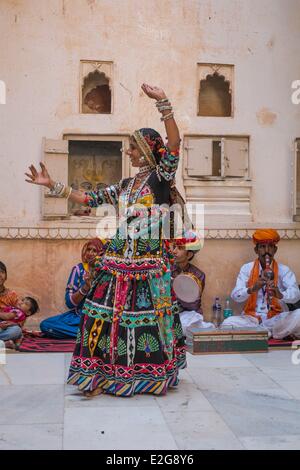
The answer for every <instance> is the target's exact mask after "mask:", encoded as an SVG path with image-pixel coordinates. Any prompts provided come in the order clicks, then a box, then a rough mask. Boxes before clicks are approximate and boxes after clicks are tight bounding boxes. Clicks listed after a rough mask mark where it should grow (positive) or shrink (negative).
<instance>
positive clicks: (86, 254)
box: [40, 238, 105, 339]
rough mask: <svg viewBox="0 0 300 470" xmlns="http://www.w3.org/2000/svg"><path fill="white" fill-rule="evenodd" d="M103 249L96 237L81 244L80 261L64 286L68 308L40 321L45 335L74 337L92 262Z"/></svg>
mask: <svg viewBox="0 0 300 470" xmlns="http://www.w3.org/2000/svg"><path fill="white" fill-rule="evenodd" d="M104 250H105V245H104V242H102V241H101V240H99V239H98V238H95V239H93V240H90V241H88V242H87V243H86V244H85V245H84V246H83V248H82V253H81V259H82V262H81V263H79V264H76V266H74V267H73V268H72V270H71V273H70V276H69V280H68V283H67V287H66V294H65V302H66V305H67V307H68V308H69V309H70V310H68V311H67V312H65V313H62V314H60V315H56V316H54V317H50V318H46V319H45V320H43V321H42V322H41V324H40V329H41V331H42V332H43V333H44V334H45V336H47V337H50V338H56V339H65V338H76V335H77V330H78V326H79V323H80V316H81V313H82V310H81V309H82V307H83V304H84V301H85V298H86V295H87V293H88V291H89V290H90V287H91V281H92V275H91V271H92V267H93V262H94V260H95V258H96V257H101V256H102V255H103V254H104Z"/></svg>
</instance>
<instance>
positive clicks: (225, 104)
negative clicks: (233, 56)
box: [198, 64, 233, 117]
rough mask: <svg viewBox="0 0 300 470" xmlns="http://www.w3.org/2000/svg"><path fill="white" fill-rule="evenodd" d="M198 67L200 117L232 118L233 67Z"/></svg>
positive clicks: (211, 65)
mask: <svg viewBox="0 0 300 470" xmlns="http://www.w3.org/2000/svg"><path fill="white" fill-rule="evenodd" d="M198 67H199V69H198V79H199V95H198V116H207V117H209V116H210V117H230V116H232V115H233V112H232V106H233V103H232V101H233V100H232V82H233V66H232V65H219V64H198Z"/></svg>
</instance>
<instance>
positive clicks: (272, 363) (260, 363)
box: [245, 349, 292, 367]
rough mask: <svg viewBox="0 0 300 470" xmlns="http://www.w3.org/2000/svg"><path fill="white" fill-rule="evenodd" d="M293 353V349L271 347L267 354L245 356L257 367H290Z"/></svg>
mask: <svg viewBox="0 0 300 470" xmlns="http://www.w3.org/2000/svg"><path fill="white" fill-rule="evenodd" d="M291 353H292V351H291V350H284V351H281V350H280V351H277V350H270V349H269V352H268V353H266V354H263V353H260V354H259V353H258V354H256V353H253V354H245V358H246V359H248V361H250V362H251V363H252V364H253V365H255V366H256V367H286V366H288V367H289V366H290V365H291Z"/></svg>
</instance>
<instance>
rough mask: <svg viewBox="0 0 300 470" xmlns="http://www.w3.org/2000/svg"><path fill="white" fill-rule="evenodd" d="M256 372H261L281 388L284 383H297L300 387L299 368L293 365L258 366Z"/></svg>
mask: <svg viewBox="0 0 300 470" xmlns="http://www.w3.org/2000/svg"><path fill="white" fill-rule="evenodd" d="M257 370H258V371H261V372H263V373H264V374H265V375H267V376H268V377H270V378H271V379H272V380H274V381H275V382H277V383H279V384H280V385H282V386H283V385H284V383H285V382H286V381H294V382H298V383H299V386H300V366H295V365H293V364H290V365H286V366H285V367H283V366H281V367H264V366H259V367H258V368H257Z"/></svg>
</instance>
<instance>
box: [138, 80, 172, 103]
mask: <svg viewBox="0 0 300 470" xmlns="http://www.w3.org/2000/svg"><path fill="white" fill-rule="evenodd" d="M141 88H142V90H143V92H144V93H146V95H147V96H149V98H152V99H154V100H157V101H158V100H163V99H164V98H166V97H167V96H166V94H165V92H164V90H163V89H162V88H158V87H157V86H151V85H148V84H147V83H143V85H142V86H141Z"/></svg>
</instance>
